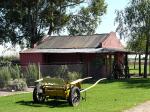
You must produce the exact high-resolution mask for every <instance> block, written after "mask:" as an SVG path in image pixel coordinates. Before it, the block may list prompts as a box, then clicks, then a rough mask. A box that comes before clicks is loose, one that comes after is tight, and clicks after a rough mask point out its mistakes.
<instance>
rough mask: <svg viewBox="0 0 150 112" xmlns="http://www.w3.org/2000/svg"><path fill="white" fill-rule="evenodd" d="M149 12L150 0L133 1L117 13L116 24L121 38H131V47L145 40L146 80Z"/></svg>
mask: <svg viewBox="0 0 150 112" xmlns="http://www.w3.org/2000/svg"><path fill="white" fill-rule="evenodd" d="M149 12H150V1H149V0H131V1H130V3H129V5H128V6H127V7H126V8H125V9H124V10H122V11H118V12H117V15H118V16H117V18H116V22H118V23H119V25H118V28H117V31H119V33H120V35H121V36H125V37H129V41H130V46H131V45H133V44H135V43H136V44H139V42H140V41H142V40H145V41H143V42H145V46H144V44H143V47H144V48H145V62H144V78H146V77H147V58H148V51H149V42H150V37H149V35H150V13H149ZM132 42H133V43H132ZM137 47H138V46H136V47H135V49H136V48H137ZM139 50H140V47H139ZM140 51H141V50H140Z"/></svg>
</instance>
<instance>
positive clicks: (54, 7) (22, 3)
mask: <svg viewBox="0 0 150 112" xmlns="http://www.w3.org/2000/svg"><path fill="white" fill-rule="evenodd" d="M82 2H83V0H1V2H0V34H1V41H3V42H12V44H16V43H19V44H26V45H27V47H33V45H34V44H35V43H36V42H37V41H39V40H40V39H41V38H42V37H43V35H44V34H45V33H46V31H47V32H48V34H49V35H51V34H52V33H56V32H60V31H61V30H62V28H63V27H64V26H65V25H66V23H67V22H68V20H69V18H70V14H67V13H66V10H67V9H68V7H71V6H76V5H78V4H80V3H82Z"/></svg>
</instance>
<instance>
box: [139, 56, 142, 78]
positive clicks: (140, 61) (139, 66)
mask: <svg viewBox="0 0 150 112" xmlns="http://www.w3.org/2000/svg"><path fill="white" fill-rule="evenodd" d="M139 76H142V74H141V54H139Z"/></svg>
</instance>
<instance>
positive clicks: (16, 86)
mask: <svg viewBox="0 0 150 112" xmlns="http://www.w3.org/2000/svg"><path fill="white" fill-rule="evenodd" d="M8 89H9V90H11V91H12V90H14V91H22V90H23V91H24V90H26V89H27V84H26V82H25V81H24V80H23V79H15V80H12V81H9V86H8Z"/></svg>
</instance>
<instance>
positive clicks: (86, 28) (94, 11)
mask: <svg viewBox="0 0 150 112" xmlns="http://www.w3.org/2000/svg"><path fill="white" fill-rule="evenodd" d="M106 8H107V5H106V4H105V2H104V0H92V1H90V4H89V5H88V7H86V8H85V7H83V8H81V10H80V11H79V12H78V14H77V15H72V16H71V19H70V21H69V22H68V26H67V29H68V31H69V35H91V34H94V33H95V29H96V28H97V25H98V24H99V23H100V22H101V16H102V15H104V14H105V13H106Z"/></svg>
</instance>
